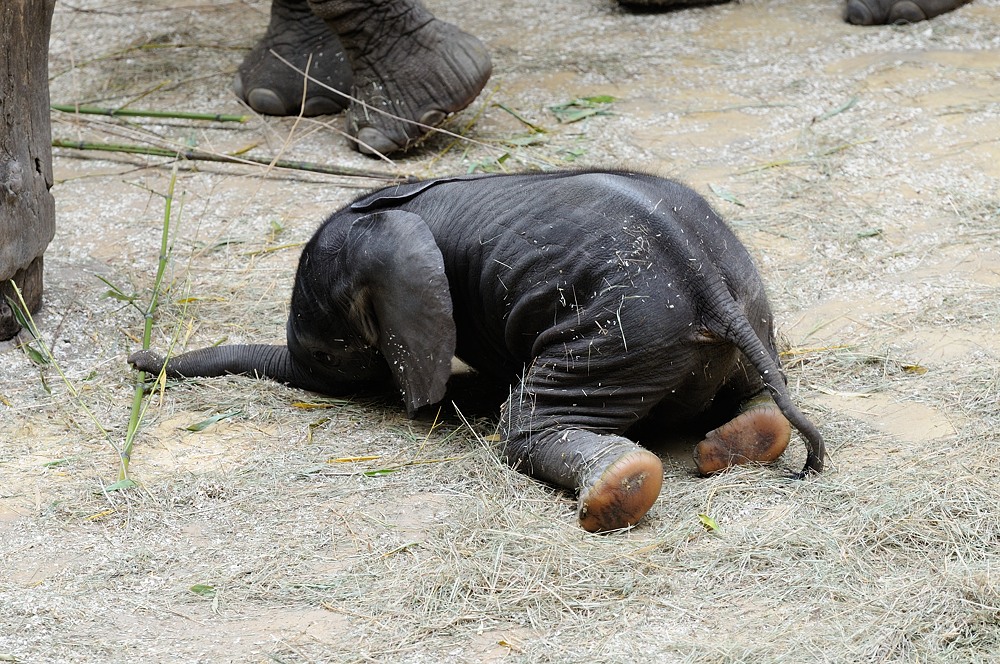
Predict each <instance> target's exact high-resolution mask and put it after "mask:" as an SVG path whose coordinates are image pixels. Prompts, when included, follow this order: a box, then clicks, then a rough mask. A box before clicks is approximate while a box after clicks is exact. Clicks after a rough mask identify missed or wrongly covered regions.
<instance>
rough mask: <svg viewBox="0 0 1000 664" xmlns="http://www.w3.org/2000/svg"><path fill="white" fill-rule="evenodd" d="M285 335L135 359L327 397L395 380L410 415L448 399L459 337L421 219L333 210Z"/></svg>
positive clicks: (148, 366)
mask: <svg viewBox="0 0 1000 664" xmlns="http://www.w3.org/2000/svg"><path fill="white" fill-rule="evenodd" d="M286 331H287V343H288V345H287V347H286V346H272V345H264V344H250V345H231V346H219V347H214V348H204V349H200V350H196V351H191V352H189V353H184V354H182V355H178V356H176V357H172V358H170V359H169V360H168V361H167V362H166V363H165V367H164V361H163V358H162V357H161V356H159V355H157V354H155V353H152V352H150V351H139V352H137V353H133V354H132V356H131V357H129V362H131V363H132V364H133V365H134V366H135V367H136V368H137V369H140V370H143V371H149V372H152V373H158V372H159V371H160V369H161V367H163V368H164V370H165V371H166V373H167V375H171V376H218V375H223V374H243V375H256V376H265V377H268V378H272V379H274V380H277V381H279V382H283V383H287V384H289V385H293V386H296V387H301V388H304V389H308V390H313V391H317V392H322V393H325V394H341V393H347V392H350V391H353V390H355V389H357V387H358V385H360V384H365V383H371V382H377V381H381V380H383V379H384V378H386V377H387V376H391V377H392V378H393V380H394V381H395V383H396V385H397V386H398V387H399V389H400V391H401V392H402V394H403V399H404V401H405V403H406V409H407V413H408V414H410V415H411V416H412V415H413V414H414V413H415V412H416V410H417V409H418V408H420V407H421V406H424V405H427V404H431V403H435V402H437V401H440V400H441V398H442V397H443V396H444V390H445V385H446V383H447V381H448V377H449V375H450V373H451V358H452V356H453V355H454V353H455V343H456V341H455V323H454V320H453V319H452V303H451V294H450V292H449V289H448V279H447V277H446V275H445V271H444V260H443V258H442V256H441V251H440V249H438V247H437V244H435V242H434V237H433V236H432V235H431V231H430V229H429V228H428V227H427V225H426V224H425V223H424V221H423V219H421V218H420V217H419V216H417V215H415V214H412V213H410V212H404V211H401V210H384V211H378V212H374V213H372V214H368V215H365V216H362V217H357V218H353V219H352V217H347V218H343V217H340V216H338V215H334V217H332V218H331V219H330V220H328V221H327V222H326V224H325V225H324V226H323V227H322V228H321V229H320V231H319V232H318V233H316V235H315V236H313V239H312V240H310V242H309V244H307V245H306V248H305V250H304V251H303V252H302V258H301V260H300V262H299V267H298V273H297V276H296V280H295V288H294V290H293V292H292V302H291V313H290V315H289V318H288V325H287V328H286Z"/></svg>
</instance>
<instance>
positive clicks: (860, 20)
mask: <svg viewBox="0 0 1000 664" xmlns="http://www.w3.org/2000/svg"><path fill="white" fill-rule="evenodd" d="M847 22H848V23H853V24H854V25H871V24H872V23H874V22H875V17H874V16H873V15H872V12H871V10H870V9H869V8H868V7H867V6H866V5H865V4H864V3H863V2H861V0H850V1H849V2H848V3H847Z"/></svg>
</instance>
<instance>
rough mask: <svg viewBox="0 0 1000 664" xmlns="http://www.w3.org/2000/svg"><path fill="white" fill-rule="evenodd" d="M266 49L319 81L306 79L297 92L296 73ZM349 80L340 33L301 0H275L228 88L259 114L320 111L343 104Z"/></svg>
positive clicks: (334, 110) (299, 77) (327, 111)
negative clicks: (260, 34)
mask: <svg viewBox="0 0 1000 664" xmlns="http://www.w3.org/2000/svg"><path fill="white" fill-rule="evenodd" d="M272 50H273V51H274V52H275V53H277V54H279V55H280V56H281V57H282V58H284V59H285V60H287V61H288V62H290V63H291V64H292V65H294V66H295V67H297V68H298V69H300V70H302V71H308V73H309V76H310V77H311V78H314V79H316V80H318V81H320V82H321V83H322V85H320V84H319V83H316V82H315V81H312V80H310V81H309V83H308V85H307V86H306V87H305V95H304V96H303V86H302V75H301V74H299V73H298V72H296V71H295V70H293V69H291V68H290V67H289V66H288V65H287V64H285V63H284V62H282V61H281V60H279V59H278V58H276V57H275V56H274V55H273V54H272V53H271V51H272ZM352 80H353V77H352V75H351V66H350V63H349V62H348V60H347V56H346V55H345V54H344V49H343V47H342V46H341V43H340V39H339V38H338V37H337V35H335V34H334V33H333V32H331V31H330V28H329V27H327V25H326V23H324V22H323V21H322V20H321V19H319V18H318V17H316V16H315V15H313V13H312V11H311V10H310V9H309V7H308V5H306V4H305V3H304V2H301V1H296V0H275V2H274V3H273V4H272V5H271V22H270V24H269V25H268V28H267V33H266V34H265V35H264V36H263V37H262V38H261V40H260V41H259V42H257V44H256V45H255V46H254V47H253V49H252V50H251V51H250V53H249V54H248V55H247V56H246V58H245V59H244V60H243V62H242V64H240V66H239V70H238V71H237V74H236V79H235V80H234V81H233V91H234V92H235V93H236V95H237V96H238V97H240V98H241V99H243V101H245V102H246V103H247V105H248V106H250V108H252V109H253V110H255V111H257V112H258V113H263V114H265V115H298V114H299V113H300V112H301V113H302V114H303V115H308V116H312V115H326V114H332V113H339V112H341V111H342V110H344V109H345V108H346V107H347V96H346V95H347V93H348V91H349V90H350V89H351V83H352ZM324 86H329V87H330V88H333V89H334V90H339V91H340V92H342V93H344V94H343V95H340V94H337V93H336V92H333V91H332V90H330V89H329V88H328V87H324Z"/></svg>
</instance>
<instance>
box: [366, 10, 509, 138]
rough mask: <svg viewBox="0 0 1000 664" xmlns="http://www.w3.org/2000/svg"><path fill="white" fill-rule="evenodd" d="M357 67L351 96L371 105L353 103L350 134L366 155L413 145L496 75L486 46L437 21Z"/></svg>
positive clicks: (472, 97)
mask: <svg viewBox="0 0 1000 664" xmlns="http://www.w3.org/2000/svg"><path fill="white" fill-rule="evenodd" d="M353 65H354V88H353V94H354V96H355V97H356V98H358V99H359V100H360V101H362V102H364V104H365V105H367V106H365V105H362V104H359V103H356V102H354V101H352V102H351V105H350V107H349V108H348V111H347V130H348V133H349V134H350V135H351V136H354V137H355V138H356V139H357V149H358V150H360V151H361V152H362V153H364V154H377V153H381V154H389V153H391V152H396V151H398V150H406V149H408V148H410V147H412V146H413V145H414V144H416V143H417V142H418V141H419V140H420V139H421V138H423V137H424V136H425V135H426V134H427V132H428V131H429V129H428V127H434V126H436V125H438V124H440V123H441V122H443V121H444V119H445V118H446V117H447V116H448V115H449V114H451V113H456V112H458V111H460V110H462V109H463V108H465V107H466V106H468V105H469V104H471V103H472V102H473V101H474V100H475V99H476V97H477V96H478V95H479V92H480V91H481V90H482V89H483V87H484V86H485V85H486V82H487V81H488V80H489V78H490V74H491V73H492V63H491V61H490V56H489V53H488V52H487V51H486V47H485V46H484V45H483V43H482V42H480V41H479V40H478V39H476V38H475V37H473V36H472V35H470V34H468V33H466V32H463V31H462V30H459V29H458V28H457V27H455V26H454V25H451V24H450V23H445V22H444V21H439V20H437V19H433V20H431V21H430V22H428V23H426V24H424V25H423V26H421V27H420V28H419V29H418V30H416V31H415V32H413V33H412V34H408V35H406V36H405V37H403V38H401V39H399V40H398V41H397V42H396V44H395V45H394V46H393V48H392V50H390V51H389V52H388V53H387V54H384V55H382V57H380V58H378V59H375V58H369V57H364V56H361V57H358V58H355V59H354V60H353ZM379 111H382V112H379ZM414 122H417V123H420V124H414ZM421 125H424V126H421Z"/></svg>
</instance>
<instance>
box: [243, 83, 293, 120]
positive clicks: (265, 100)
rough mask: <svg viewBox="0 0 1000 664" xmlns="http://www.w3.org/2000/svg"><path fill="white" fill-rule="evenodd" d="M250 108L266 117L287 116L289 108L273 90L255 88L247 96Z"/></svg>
mask: <svg viewBox="0 0 1000 664" xmlns="http://www.w3.org/2000/svg"><path fill="white" fill-rule="evenodd" d="M246 100H247V104H249V105H250V108H252V109H253V110H255V111H257V112H258V113H263V114H264V115H287V114H288V107H287V106H286V105H285V101H284V100H283V99H282V98H281V97H279V96H278V95H277V94H276V93H275V92H274V91H273V90H268V89H267V88H254V89H253V90H251V91H250V92H249V93H248V94H247V96H246Z"/></svg>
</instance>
